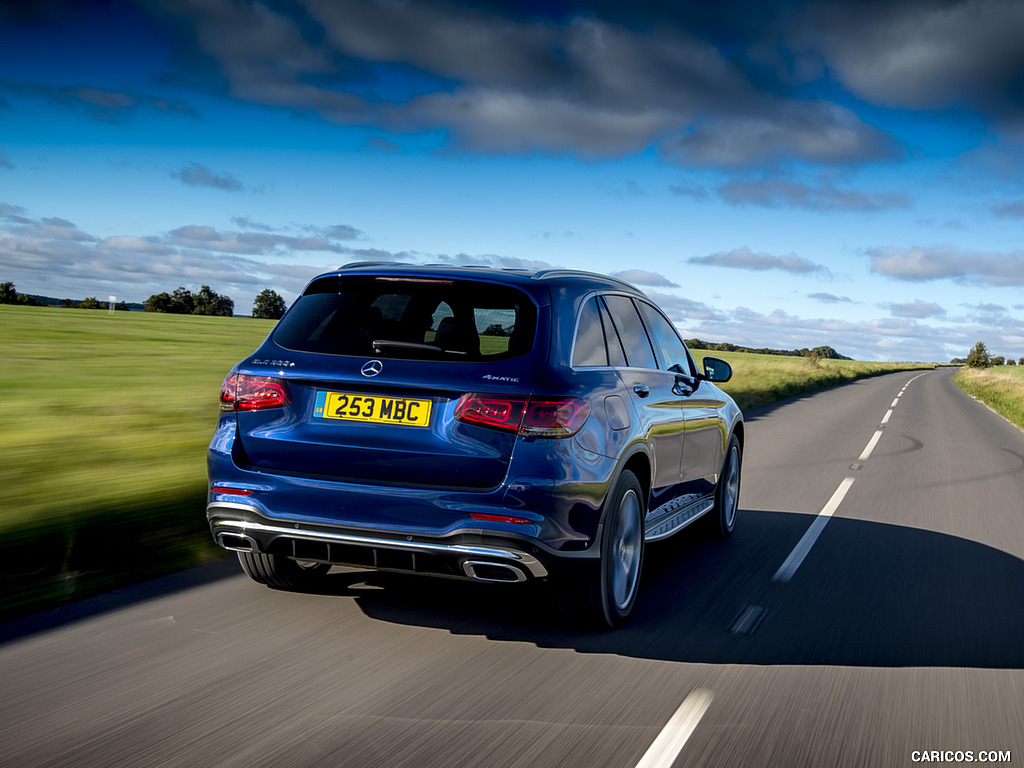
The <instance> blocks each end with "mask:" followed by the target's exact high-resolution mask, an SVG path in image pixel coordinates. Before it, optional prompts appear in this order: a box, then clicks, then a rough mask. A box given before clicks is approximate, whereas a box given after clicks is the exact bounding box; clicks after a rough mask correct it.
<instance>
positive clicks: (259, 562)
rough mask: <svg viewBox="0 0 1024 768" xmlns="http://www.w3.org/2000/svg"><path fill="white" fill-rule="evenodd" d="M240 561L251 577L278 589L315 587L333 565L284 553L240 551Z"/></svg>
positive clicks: (259, 582)
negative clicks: (265, 553) (271, 553)
mask: <svg viewBox="0 0 1024 768" xmlns="http://www.w3.org/2000/svg"><path fill="white" fill-rule="evenodd" d="M237 554H238V562H239V563H240V564H241V566H242V570H243V571H245V572H246V574H248V576H249V578H250V579H252V580H253V581H255V582H257V583H258V584H265V585H267V586H268V587H274V588H276V589H290V590H303V589H313V588H314V587H316V586H317V585H319V584H321V583H322V582H323V579H324V577H325V576H326V575H327V572H328V571H329V570H331V566H330V565H329V564H327V563H314V562H312V561H309V560H292V559H291V558H290V557H284V556H282V555H264V554H261V553H259V552H238V553H237Z"/></svg>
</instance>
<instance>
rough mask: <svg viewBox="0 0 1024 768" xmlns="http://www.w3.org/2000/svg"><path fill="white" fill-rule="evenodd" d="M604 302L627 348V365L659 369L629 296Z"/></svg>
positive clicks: (607, 299)
mask: <svg viewBox="0 0 1024 768" xmlns="http://www.w3.org/2000/svg"><path fill="white" fill-rule="evenodd" d="M604 300H605V304H606V305H607V307H608V312H609V313H610V314H611V316H612V322H613V323H614V324H615V330H616V331H618V333H619V339H621V340H622V345H623V347H625V351H626V360H627V363H628V364H629V365H630V366H632V367H633V368H657V367H658V363H657V362H656V361H655V359H654V350H653V349H651V342H650V339H648V338H647V331H645V330H644V324H643V323H642V322H641V321H640V315H638V314H637V311H636V307H635V306H634V305H633V301H632V300H631V299H630V298H629V297H627V296H605V297H604Z"/></svg>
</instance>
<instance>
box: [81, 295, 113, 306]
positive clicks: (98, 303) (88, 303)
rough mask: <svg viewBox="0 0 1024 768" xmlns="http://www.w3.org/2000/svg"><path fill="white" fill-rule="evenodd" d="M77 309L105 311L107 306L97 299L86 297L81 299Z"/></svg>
mask: <svg viewBox="0 0 1024 768" xmlns="http://www.w3.org/2000/svg"><path fill="white" fill-rule="evenodd" d="M78 308H79V309H106V308H107V305H106V304H104V303H103V302H101V301H100V300H99V299H97V298H96V297H95V296H88V297H86V298H84V299H82V302H81V303H80V304H79V305H78Z"/></svg>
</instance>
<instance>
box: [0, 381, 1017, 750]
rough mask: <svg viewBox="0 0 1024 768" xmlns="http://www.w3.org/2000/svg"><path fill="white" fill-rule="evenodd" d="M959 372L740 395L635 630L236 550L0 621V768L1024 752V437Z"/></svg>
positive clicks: (646, 593) (507, 595)
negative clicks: (579, 627)
mask: <svg viewBox="0 0 1024 768" xmlns="http://www.w3.org/2000/svg"><path fill="white" fill-rule="evenodd" d="M952 374H953V371H952V370H951V369H939V370H936V371H932V372H926V373H921V372H908V373H899V374H891V375H887V376H883V377H879V378H875V379H869V380H865V381H860V382H856V383H853V384H849V385H845V386H842V387H837V388H834V389H830V390H826V391H824V392H820V393H817V394H815V395H813V396H808V397H802V398H798V399H795V400H791V401H787V402H785V403H783V404H780V405H777V406H774V407H769V408H766V409H762V410H760V411H756V412H752V413H751V414H748V441H747V450H746V455H745V464H744V472H743V486H742V493H741V498H740V505H741V508H740V513H739V519H738V525H737V530H736V533H735V535H734V536H733V538H732V539H731V540H730V541H728V542H707V541H704V540H702V539H701V538H700V537H698V536H695V535H693V534H691V533H689V532H684V533H683V534H682V535H681V537H676V538H675V539H672V540H670V541H668V542H664V543H662V544H659V545H654V546H652V547H650V548H649V549H648V559H647V563H646V565H645V571H644V574H643V579H642V585H641V589H642V594H641V597H640V602H639V605H638V608H637V612H636V614H635V616H634V618H633V620H632V621H631V623H630V624H629V625H628V626H627V627H626V628H625V629H623V630H621V631H618V632H614V633H598V634H584V633H577V632H573V631H570V630H569V629H568V628H566V627H565V626H564V625H559V623H558V621H557V617H556V616H554V615H553V614H552V612H551V610H550V609H549V608H548V607H546V606H547V604H546V603H545V602H544V600H543V598H542V595H538V594H537V593H536V592H534V591H531V590H529V589H523V588H516V587H514V586H511V585H509V586H506V585H499V586H496V587H491V588H488V587H487V586H484V585H476V584H463V583H459V582H448V581H434V580H423V579H410V578H403V577H398V576H393V575H392V576H389V575H380V574H367V573H365V572H356V571H348V572H344V571H343V572H338V573H335V574H332V576H331V582H332V583H331V586H330V589H329V590H327V593H326V594H289V593H286V592H279V591H274V590H270V589H267V588H264V587H261V586H259V585H257V584H254V583H252V582H250V581H249V580H248V579H247V578H246V577H244V576H242V575H241V571H240V570H239V569H238V566H237V563H235V562H234V561H233V559H231V558H226V559H224V560H222V561H219V562H217V563H213V564H210V565H208V566H205V567H203V568H200V569H196V570H193V571H190V572H186V573H184V574H179V575H177V576H174V577H170V578H168V579H164V580H161V581H158V582H152V583H150V584H146V585H141V586H139V587H135V588H132V589H129V590H123V591H121V592H118V593H114V594H112V595H108V596H105V597H103V598H97V599H95V600H91V601H86V602H84V603H82V604H78V605H75V606H69V607H67V608H64V609H61V610H60V611H57V612H54V613H50V614H46V615H43V616H37V617H31V618H29V619H26V620H21V621H19V622H15V623H10V624H8V625H3V626H0V638H2V639H3V642H0V765H2V766H5V767H6V766H19V768H20V767H24V766H76V768H84V767H87V766H104V767H108V766H239V767H242V766H244V767H245V768H251V767H252V766H275V767H278V766H353V767H356V768H367V767H374V766H389V767H399V766H410V767H413V766H415V767H416V768H433V767H437V768H440V767H441V766H444V767H445V768H451V767H454V766H458V767H460V768H461V767H463V766H482V767H485V768H499V767H505V766H523V767H524V768H525V767H527V766H529V768H543V767H547V766H551V767H554V766H558V767H559V768H565V767H566V766H587V767H588V768H590V767H593V766H616V767H618V768H634V767H635V766H642V768H655V767H658V768H668V766H675V768H686V767H688V766H786V767H787V768H795V767H797V766H815V767H817V766H910V765H916V764H918V763H920V762H928V763H936V762H939V763H944V764H958V763H957V762H956V760H957V758H962V762H961V763H959V764H966V762H967V760H968V758H973V760H974V762H981V761H982V760H983V759H988V760H997V761H999V760H1001V761H1003V762H1004V763H1005V761H1006V760H1007V759H1009V760H1011V761H1012V762H1013V763H1017V764H1024V433H1022V432H1021V431H1020V430H1018V429H1016V428H1014V427H1012V426H1011V425H1009V424H1008V423H1007V422H1005V421H1004V420H1002V419H1001V418H1000V417H998V416H996V415H994V414H993V413H991V412H990V411H989V410H988V409H986V408H985V407H984V406H983V405H981V404H979V403H977V402H974V401H973V400H971V399H970V398H969V397H967V396H966V395H964V394H963V393H961V392H960V391H959V390H957V389H956V388H955V387H954V386H953V383H952ZM197 514H201V510H197ZM922 758H923V759H922ZM936 758H938V759H936Z"/></svg>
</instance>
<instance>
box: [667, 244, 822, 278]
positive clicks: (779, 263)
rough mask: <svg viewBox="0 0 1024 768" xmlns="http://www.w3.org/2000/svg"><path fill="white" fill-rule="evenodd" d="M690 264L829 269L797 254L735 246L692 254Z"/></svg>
mask: <svg viewBox="0 0 1024 768" xmlns="http://www.w3.org/2000/svg"><path fill="white" fill-rule="evenodd" d="M686 261H687V263H689V264H704V265H708V266H714V267H730V268H732V269H746V270H751V271H754V272H764V271H767V270H779V271H782V272H792V273H794V274H825V275H827V274H828V273H829V272H828V269H826V268H825V267H823V266H822V265H821V264H815V263H814V262H813V261H808V260H807V259H805V258H802V257H800V256H797V255H795V254H792V253H791V254H788V255H786V256H773V255H772V254H769V253H755V252H754V251H752V250H750V248H749V247H747V246H743V247H742V248H735V249H733V250H731V251H720V252H719V253H712V254H710V255H708V256H692V257H691V258H689V259H687V260H686Z"/></svg>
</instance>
